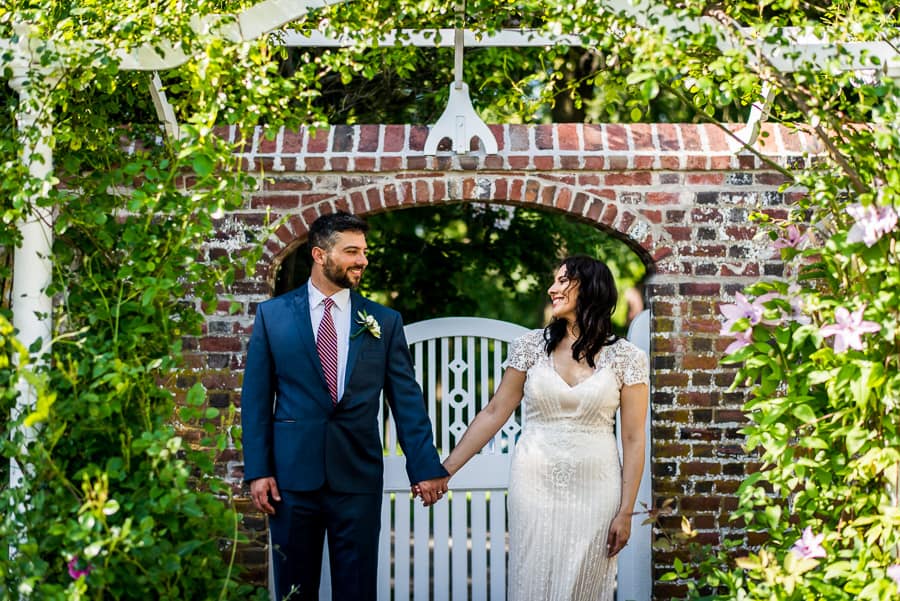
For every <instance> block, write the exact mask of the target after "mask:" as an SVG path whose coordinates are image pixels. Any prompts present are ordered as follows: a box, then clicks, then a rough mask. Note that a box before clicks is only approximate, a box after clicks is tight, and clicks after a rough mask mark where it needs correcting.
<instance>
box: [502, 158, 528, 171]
mask: <svg viewBox="0 0 900 601" xmlns="http://www.w3.org/2000/svg"><path fill="white" fill-rule="evenodd" d="M507 160H508V162H509V166H510V168H511V169H527V168H528V165H530V164H531V157H530V156H511V157H509V159H507Z"/></svg>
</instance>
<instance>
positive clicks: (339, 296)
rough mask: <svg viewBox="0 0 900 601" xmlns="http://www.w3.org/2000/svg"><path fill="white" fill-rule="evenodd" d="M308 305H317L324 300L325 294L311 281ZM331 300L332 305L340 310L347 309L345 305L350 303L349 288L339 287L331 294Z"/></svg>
mask: <svg viewBox="0 0 900 601" xmlns="http://www.w3.org/2000/svg"><path fill="white" fill-rule="evenodd" d="M308 288H309V306H310V307H318V306H319V305H320V304H322V302H323V301H324V300H325V295H324V294H322V292H321V291H320V290H319V289H318V288H316V287H315V286H314V285H313V283H312V282H310V283H309V286H308ZM331 300H333V301H334V305H335V306H336V307H337V308H338V309H339V310H341V311H344V310H346V309H347V306H348V305H349V304H350V289H349V288H341V289H340V290H339V291H337V292H335V293H334V294H332V295H331Z"/></svg>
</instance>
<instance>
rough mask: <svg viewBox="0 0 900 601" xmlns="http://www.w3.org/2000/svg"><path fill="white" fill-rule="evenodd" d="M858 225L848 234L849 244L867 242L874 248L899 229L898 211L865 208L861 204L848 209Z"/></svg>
mask: <svg viewBox="0 0 900 601" xmlns="http://www.w3.org/2000/svg"><path fill="white" fill-rule="evenodd" d="M847 213H849V214H850V216H851V217H853V219H855V220H856V223H854V224H853V227H851V228H850V231H849V232H848V233H847V242H865V244H866V246H872V245H874V244H875V243H876V242H878V240H880V239H881V237H882V236H884V235H885V234H887V233H890V232H892V231H894V229H896V227H897V211H895V210H894V208H893V207H878V206H875V205H869V206H865V207H864V206H863V205H861V204H859V203H857V204H853V205H850V206H849V207H847Z"/></svg>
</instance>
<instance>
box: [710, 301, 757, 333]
mask: <svg viewBox="0 0 900 601" xmlns="http://www.w3.org/2000/svg"><path fill="white" fill-rule="evenodd" d="M735 300H736V301H737V302H735V303H734V304H733V305H722V306H721V307H719V311H721V312H722V315H724V316H725V322H724V323H722V331H721V332H720V334H729V333H731V328H732V326H734V324H735V323H737V321H738V320H740V319H747V320H748V321H749V322H750V325H751V326H754V325H756V324H758V323H759V322H760V321H762V315H763V311H765V307H763V306H762V303H760V302H759V300H756V301H754V302H752V303H751V302H750V301H748V300H747V297H746V296H744V295H743V294H741V293H740V292H738V293H737V294H736V295H735Z"/></svg>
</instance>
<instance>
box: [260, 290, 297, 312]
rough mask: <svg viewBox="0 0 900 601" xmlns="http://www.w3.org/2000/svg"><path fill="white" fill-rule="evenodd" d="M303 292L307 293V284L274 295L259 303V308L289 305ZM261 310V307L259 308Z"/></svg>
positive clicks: (276, 307) (277, 307)
mask: <svg viewBox="0 0 900 601" xmlns="http://www.w3.org/2000/svg"><path fill="white" fill-rule="evenodd" d="M301 294H306V285H305V284H304V285H302V286H299V287H297V288H294V289H293V290H289V291H287V292H284V293H282V294H279V295H278V296H273V297H272V298H269V299H266V300H264V301H262V302H261V303H259V305H257V306H258V307H259V308H264V309H266V310H271V309H279V308H281V307H286V306H289V305H290V304H291V303H293V302H294V300H295V299H296V298H297V296H299V295H301ZM257 310H259V309H257Z"/></svg>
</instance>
